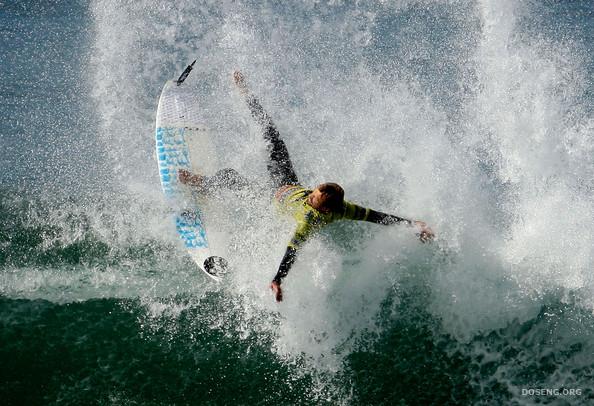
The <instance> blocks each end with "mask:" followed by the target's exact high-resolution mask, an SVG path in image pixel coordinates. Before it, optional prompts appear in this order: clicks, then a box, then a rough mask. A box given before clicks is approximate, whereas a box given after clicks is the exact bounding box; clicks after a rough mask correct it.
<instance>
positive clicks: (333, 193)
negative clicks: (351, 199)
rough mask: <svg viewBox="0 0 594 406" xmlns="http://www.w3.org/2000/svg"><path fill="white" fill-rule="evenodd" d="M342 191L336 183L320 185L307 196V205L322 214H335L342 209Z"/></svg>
mask: <svg viewBox="0 0 594 406" xmlns="http://www.w3.org/2000/svg"><path fill="white" fill-rule="evenodd" d="M343 201H344V189H343V188H342V187H341V186H340V185H338V184H336V183H331V182H328V183H322V184H321V185H318V187H316V188H315V189H314V190H313V191H312V192H311V193H310V195H309V198H308V203H309V205H310V206H311V207H313V208H314V209H316V210H319V211H321V212H322V213H330V212H333V211H334V212H337V211H340V210H341V209H342V205H343Z"/></svg>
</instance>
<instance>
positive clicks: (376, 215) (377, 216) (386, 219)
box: [365, 209, 413, 226]
mask: <svg viewBox="0 0 594 406" xmlns="http://www.w3.org/2000/svg"><path fill="white" fill-rule="evenodd" d="M365 221H369V222H371V223H376V224H382V225H385V226H389V225H392V224H399V223H405V224H407V225H409V226H412V224H413V222H412V220H409V219H405V218H403V217H398V216H395V215H393V214H386V213H382V212H381V211H375V210H371V209H369V213H368V214H367V218H366V219H365Z"/></svg>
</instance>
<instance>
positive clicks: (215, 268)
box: [155, 61, 227, 281]
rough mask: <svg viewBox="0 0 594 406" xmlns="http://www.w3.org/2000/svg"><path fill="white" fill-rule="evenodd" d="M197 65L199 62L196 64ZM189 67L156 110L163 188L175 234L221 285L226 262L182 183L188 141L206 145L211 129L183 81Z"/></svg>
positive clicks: (170, 83)
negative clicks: (180, 175)
mask: <svg viewBox="0 0 594 406" xmlns="http://www.w3.org/2000/svg"><path fill="white" fill-rule="evenodd" d="M194 62H196V61H194ZM193 65H194V63H192V65H190V66H188V67H187V68H186V70H185V71H184V73H183V74H182V75H181V76H180V78H179V79H178V80H170V81H167V82H166V83H165V86H164V87H163V91H162V92H161V97H160V98H159V107H158V108H157V125H156V137H155V140H156V147H157V160H158V163H159V175H160V177H161V186H162V189H163V193H164V194H165V197H166V198H167V202H168V203H169V206H170V207H171V209H172V211H173V219H174V221H175V227H176V231H177V233H178V234H179V236H180V237H181V239H182V240H183V242H184V244H185V246H186V249H187V250H188V253H189V254H190V256H191V257H192V259H193V260H194V262H196V264H198V267H200V269H202V270H203V271H204V272H205V273H206V274H207V275H208V276H209V277H211V278H212V279H214V280H216V281H220V279H221V277H222V276H223V275H224V274H225V273H226V271H227V262H226V261H225V259H223V258H222V257H220V256H216V255H213V253H212V252H211V247H210V246H209V243H208V238H207V232H206V225H205V224H204V222H203V220H202V213H201V211H200V207H199V203H198V202H199V200H198V199H197V196H196V192H195V191H194V190H192V188H191V187H189V186H186V185H183V184H181V183H180V182H179V178H178V172H179V170H180V169H185V170H189V171H191V170H192V168H193V167H196V166H198V167H200V165H192V163H191V162H190V158H191V156H190V148H189V144H188V141H189V140H190V139H192V141H193V143H198V144H199V143H200V142H201V140H202V142H203V143H204V144H205V146H206V144H207V140H208V129H207V128H206V126H205V125H204V123H203V122H202V120H201V115H200V110H199V103H198V100H196V97H195V96H194V94H193V92H192V90H191V89H190V88H188V87H187V86H185V85H184V84H183V81H184V80H185V78H186V77H187V76H188V74H189V73H190V71H191V70H192V66H193Z"/></svg>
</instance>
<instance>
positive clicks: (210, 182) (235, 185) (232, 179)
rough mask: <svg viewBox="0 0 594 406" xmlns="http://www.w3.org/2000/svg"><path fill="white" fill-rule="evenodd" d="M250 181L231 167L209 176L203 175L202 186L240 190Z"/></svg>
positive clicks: (210, 188)
mask: <svg viewBox="0 0 594 406" xmlns="http://www.w3.org/2000/svg"><path fill="white" fill-rule="evenodd" d="M249 184H250V182H249V181H248V180H247V179H246V178H244V177H243V176H241V175H240V174H239V172H237V171H236V170H235V169H232V168H225V169H221V170H220V171H218V172H217V173H216V174H214V175H213V176H210V177H204V186H203V187H204V188H206V189H209V190H216V189H223V188H225V189H231V190H242V189H244V188H246V187H247V186H249Z"/></svg>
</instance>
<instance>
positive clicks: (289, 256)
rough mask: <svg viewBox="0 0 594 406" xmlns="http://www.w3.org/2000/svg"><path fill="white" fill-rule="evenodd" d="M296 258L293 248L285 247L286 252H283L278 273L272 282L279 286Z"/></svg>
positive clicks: (295, 250) (295, 251)
mask: <svg viewBox="0 0 594 406" xmlns="http://www.w3.org/2000/svg"><path fill="white" fill-rule="evenodd" d="M296 258H297V249H295V248H293V247H287V250H286V251H285V256H284V257H283V260H282V261H281V263H280V265H279V267H278V272H277V273H276V276H275V277H274V279H273V281H274V282H276V283H278V284H279V285H280V284H281V281H282V279H283V278H284V277H285V276H287V274H288V273H289V270H290V269H291V267H292V266H293V264H294V263H295V259H296Z"/></svg>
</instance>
